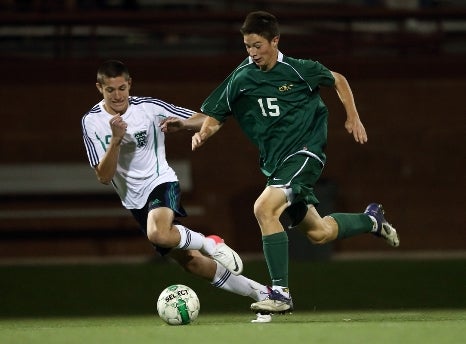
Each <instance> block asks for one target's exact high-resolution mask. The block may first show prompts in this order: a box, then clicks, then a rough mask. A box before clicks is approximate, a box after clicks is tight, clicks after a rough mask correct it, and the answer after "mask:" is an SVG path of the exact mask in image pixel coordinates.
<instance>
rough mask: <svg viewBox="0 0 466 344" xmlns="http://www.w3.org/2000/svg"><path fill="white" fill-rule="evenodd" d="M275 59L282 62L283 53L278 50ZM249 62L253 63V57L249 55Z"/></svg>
mask: <svg viewBox="0 0 466 344" xmlns="http://www.w3.org/2000/svg"><path fill="white" fill-rule="evenodd" d="M277 61H278V62H283V54H282V52H281V51H280V50H279V51H278V57H277ZM249 63H250V64H251V63H254V61H253V59H252V57H251V56H249Z"/></svg>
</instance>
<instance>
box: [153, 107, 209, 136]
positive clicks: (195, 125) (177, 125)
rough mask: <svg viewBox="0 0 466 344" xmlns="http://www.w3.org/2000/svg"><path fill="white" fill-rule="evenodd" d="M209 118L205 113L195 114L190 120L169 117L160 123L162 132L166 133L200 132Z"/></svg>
mask: <svg viewBox="0 0 466 344" xmlns="http://www.w3.org/2000/svg"><path fill="white" fill-rule="evenodd" d="M206 117H207V116H206V115H204V114H203V113H199V112H198V113H195V114H194V115H192V116H191V117H190V118H188V119H181V118H178V117H167V118H165V119H164V120H163V121H162V122H160V125H159V127H160V130H161V131H163V132H164V133H173V132H176V131H179V130H199V129H201V127H202V123H204V120H205V118H206Z"/></svg>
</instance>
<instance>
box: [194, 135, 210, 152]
mask: <svg viewBox="0 0 466 344" xmlns="http://www.w3.org/2000/svg"><path fill="white" fill-rule="evenodd" d="M206 141H207V134H206V133H205V132H204V133H201V132H197V133H195V134H194V135H193V137H192V139H191V149H192V150H193V151H194V150H196V149H197V148H199V147H200V146H202V145H203V144H204V142H206Z"/></svg>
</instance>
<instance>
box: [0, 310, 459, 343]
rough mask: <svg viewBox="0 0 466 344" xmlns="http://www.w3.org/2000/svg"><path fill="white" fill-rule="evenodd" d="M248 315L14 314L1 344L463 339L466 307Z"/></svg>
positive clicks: (0, 328) (3, 327) (0, 330)
mask: <svg viewBox="0 0 466 344" xmlns="http://www.w3.org/2000/svg"><path fill="white" fill-rule="evenodd" d="M251 318H252V317H251V315H250V314H247V313H245V314H236V313H211V314H202V313H201V314H200V316H199V318H198V319H197V320H196V321H195V322H194V323H192V324H190V325H185V326H169V325H166V324H165V323H163V322H162V321H161V320H160V319H159V318H157V317H155V316H150V315H146V316H126V317H118V316H115V317H90V318H86V317H77V318H47V319H15V320H4V321H1V322H0V342H1V343H4V344H7V343H8V344H36V343H41V344H45V343H47V344H55V343H68V344H75V343H76V344H84V343H85V344H94V343H96V344H102V343H111V344H119V343H122V344H123V343H124V344H130V343H135V344H136V343H137V344H146V343H147V344H149V343H203V344H211V343H242V344H246V343H267V344H275V343H277V344H279V343H280V344H283V343H288V344H289V343H320V344H325V343H346V344H351V343H355V344H361V343H390V344H392V343H399V344H404V343H406V344H418V343H419V344H420V343H423V344H430V343H432V344H434V343H435V344H439V343H458V344H460V343H463V342H464V340H465V338H466V322H465V320H466V311H438V310H435V311H429V310H423V311H400V312H368V311H361V312H350V311H347V312H323V313H321V312H296V313H295V314H292V315H286V316H275V317H274V319H273V322H272V323H267V324H253V323H250V322H249V321H250V319H251Z"/></svg>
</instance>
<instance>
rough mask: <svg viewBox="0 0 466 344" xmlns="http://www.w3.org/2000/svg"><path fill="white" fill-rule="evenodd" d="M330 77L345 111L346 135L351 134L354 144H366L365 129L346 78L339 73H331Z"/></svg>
mask: <svg viewBox="0 0 466 344" xmlns="http://www.w3.org/2000/svg"><path fill="white" fill-rule="evenodd" d="M332 75H333V77H334V78H335V90H336V92H337V94H338V97H339V98H340V101H341V102H342V104H343V107H344V108H345V111H346V121H345V128H346V130H347V131H348V133H350V134H353V137H354V140H355V141H356V142H359V143H361V144H362V143H366V142H367V133H366V129H365V128H364V125H363V124H362V122H361V119H360V118H359V114H358V110H357V109H356V103H355V101H354V96H353V92H352V91H351V87H350V85H349V83H348V81H347V80H346V78H345V77H344V76H343V75H341V74H340V73H337V72H333V71H332Z"/></svg>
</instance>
